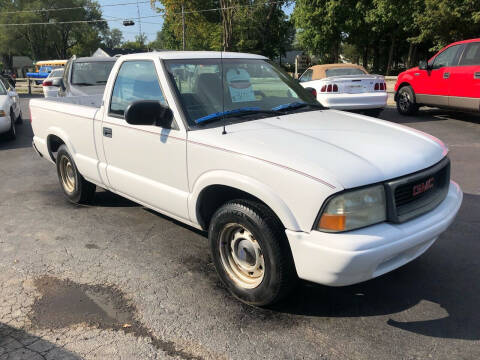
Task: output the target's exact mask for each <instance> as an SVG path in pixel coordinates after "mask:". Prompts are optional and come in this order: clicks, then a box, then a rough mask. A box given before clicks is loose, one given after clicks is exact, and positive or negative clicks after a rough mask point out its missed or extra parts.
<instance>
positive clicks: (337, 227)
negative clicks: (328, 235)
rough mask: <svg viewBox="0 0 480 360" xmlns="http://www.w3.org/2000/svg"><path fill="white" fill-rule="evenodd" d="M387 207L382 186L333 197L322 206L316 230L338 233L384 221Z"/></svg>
mask: <svg viewBox="0 0 480 360" xmlns="http://www.w3.org/2000/svg"><path fill="white" fill-rule="evenodd" d="M386 218H387V205H386V202H385V189H384V188H383V185H376V186H372V187H368V188H363V189H360V190H354V191H348V192H344V193H341V194H339V195H335V196H333V197H332V198H330V199H329V200H328V203H327V204H326V206H324V208H323V211H322V213H321V214H320V218H319V220H318V223H317V229H318V230H320V231H327V232H340V231H347V230H353V229H358V228H361V227H364V226H368V225H372V224H376V223H379V222H382V221H385V220H386Z"/></svg>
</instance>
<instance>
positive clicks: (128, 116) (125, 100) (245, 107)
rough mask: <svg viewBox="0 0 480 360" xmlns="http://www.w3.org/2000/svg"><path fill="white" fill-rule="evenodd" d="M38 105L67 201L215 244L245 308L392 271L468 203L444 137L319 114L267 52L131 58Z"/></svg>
mask: <svg viewBox="0 0 480 360" xmlns="http://www.w3.org/2000/svg"><path fill="white" fill-rule="evenodd" d="M200 70H201V71H200ZM30 107H31V114H32V115H31V116H32V127H33V132H34V138H33V146H34V148H35V149H36V150H37V152H38V153H39V154H40V156H42V157H43V158H45V159H46V160H48V161H50V162H51V163H53V164H56V167H57V173H58V178H59V183H60V186H61V189H62V191H63V193H64V194H65V196H66V197H67V199H69V200H70V201H72V202H89V201H93V200H94V196H95V188H96V186H100V187H102V188H105V189H108V190H110V191H112V192H115V193H117V194H120V195H122V196H125V197H126V198H129V199H131V200H133V201H135V202H137V203H139V204H142V205H144V206H145V207H148V208H151V209H153V210H155V211H158V212H160V213H163V214H165V215H167V216H169V217H171V218H173V219H176V220H178V221H181V222H183V223H185V224H188V225H190V226H193V227H195V228H198V229H202V230H204V231H206V232H208V236H209V240H210V245H211V254H212V260H213V263H214V265H215V267H216V269H217V272H218V274H219V276H220V278H221V280H222V281H223V282H224V283H225V285H226V287H227V288H228V289H229V290H230V291H231V293H232V294H233V295H234V296H235V297H237V298H238V299H240V300H242V301H244V302H246V303H249V304H255V305H266V304H270V303H272V302H275V301H278V300H279V299H281V298H282V297H283V296H285V295H286V294H287V293H288V292H289V290H291V289H292V287H293V285H294V284H295V280H296V279H297V277H299V278H301V279H305V280H309V281H313V282H316V283H320V284H324V285H331V286H343V285H349V284H355V283H358V282H362V281H365V280H369V279H372V278H374V277H377V276H379V275H382V274H385V273H387V272H389V271H392V270H393V269H396V268H398V267H400V266H402V265H404V264H406V263H408V262H409V261H411V260H413V259H415V258H416V257H418V256H420V255H421V254H423V253H424V252H425V251H426V250H427V249H428V248H429V247H430V246H431V245H432V244H433V243H434V242H435V240H436V239H437V238H438V236H439V235H440V234H441V233H442V232H443V231H445V230H446V229H447V227H448V226H449V225H450V224H451V222H452V221H453V220H454V218H455V215H456V214H457V212H458V209H459V207H460V205H461V202H462V192H461V190H460V187H459V186H458V185H457V184H456V183H455V182H453V181H451V180H450V160H449V159H448V156H447V153H448V149H447V148H446V147H445V145H444V144H443V143H442V142H441V141H440V140H438V139H436V138H434V137H433V136H430V135H427V134H425V133H422V132H419V131H417V130H414V129H411V128H408V127H405V126H400V125H397V124H393V123H391V122H387V121H382V120H377V119H374V118H371V117H367V116H362V115H359V114H353V113H347V112H342V111H337V110H325V109H324V108H323V107H322V106H321V105H320V104H318V102H317V101H316V100H315V99H314V98H313V97H312V96H311V94H310V93H309V92H308V91H306V90H305V89H303V88H302V87H301V86H300V85H299V84H298V83H297V82H296V81H295V80H293V79H292V78H291V77H290V76H288V75H287V74H286V73H284V72H283V71H282V70H280V69H279V68H278V67H276V65H274V64H272V63H271V62H269V61H268V59H266V58H264V57H262V56H258V55H251V54H239V53H222V55H221V54H220V52H186V51H180V52H177V51H169V52H151V53H145V54H134V55H126V56H122V57H120V58H119V59H118V61H117V62H116V64H115V66H114V67H113V69H112V72H111V74H110V77H109V79H108V82H107V84H106V88H105V92H104V94H103V96H97V95H93V96H80V97H65V98H61V97H60V98H51V99H50V98H47V99H32V100H31V101H30ZM65 211H68V210H65ZM165 256H168V254H165ZM419 269H420V268H419ZM424 269H425V268H424ZM425 271H428V269H425ZM445 271H448V270H445ZM412 281H414V279H412Z"/></svg>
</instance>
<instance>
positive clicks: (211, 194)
mask: <svg viewBox="0 0 480 360" xmlns="http://www.w3.org/2000/svg"><path fill="white" fill-rule="evenodd" d="M235 199H243V200H253V201H256V202H259V203H261V204H263V205H265V206H266V207H267V208H268V209H269V210H270V211H271V212H272V214H273V215H274V216H276V217H277V219H278V216H277V215H276V214H275V212H274V211H273V210H272V209H271V208H270V207H269V206H268V205H267V204H265V203H264V202H263V201H262V200H260V199H259V198H257V197H256V196H253V195H251V194H249V193H247V192H245V191H242V190H239V189H236V188H233V187H230V186H226V185H210V186H208V187H206V188H205V189H203V190H202V192H201V193H200V195H199V196H198V200H197V219H198V222H199V224H200V226H201V227H202V229H204V230H208V227H209V225H210V220H211V219H212V216H213V214H214V213H215V211H217V209H218V208H220V207H221V206H222V205H223V204H225V203H226V202H228V201H230V200H235ZM278 221H279V223H280V224H282V221H281V220H280V219H278ZM282 225H283V224H282Z"/></svg>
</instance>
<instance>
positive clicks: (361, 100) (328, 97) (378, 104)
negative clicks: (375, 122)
mask: <svg viewBox="0 0 480 360" xmlns="http://www.w3.org/2000/svg"><path fill="white" fill-rule="evenodd" d="M317 100H318V101H319V102H320V104H322V105H323V106H326V107H328V108H330V109H337V110H363V109H383V108H384V107H386V106H387V100H388V94H387V92H374V93H360V94H328V93H327V94H325V93H319V94H318V95H317Z"/></svg>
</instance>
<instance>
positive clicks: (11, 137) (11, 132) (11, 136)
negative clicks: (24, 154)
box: [7, 110, 17, 140]
mask: <svg viewBox="0 0 480 360" xmlns="http://www.w3.org/2000/svg"><path fill="white" fill-rule="evenodd" d="M16 138H17V130H16V129H15V114H14V113H13V110H10V130H8V133H7V139H8V140H15V139H16Z"/></svg>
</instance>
